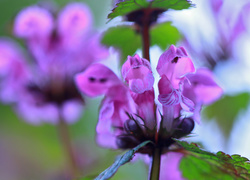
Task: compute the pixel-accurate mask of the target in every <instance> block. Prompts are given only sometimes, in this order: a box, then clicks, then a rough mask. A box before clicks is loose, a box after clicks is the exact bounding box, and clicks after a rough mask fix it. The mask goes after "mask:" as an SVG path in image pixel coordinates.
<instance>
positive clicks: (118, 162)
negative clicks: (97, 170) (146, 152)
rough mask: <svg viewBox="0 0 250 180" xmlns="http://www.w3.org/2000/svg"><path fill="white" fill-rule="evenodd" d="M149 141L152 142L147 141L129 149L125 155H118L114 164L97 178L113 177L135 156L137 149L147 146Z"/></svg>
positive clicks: (97, 179)
mask: <svg viewBox="0 0 250 180" xmlns="http://www.w3.org/2000/svg"><path fill="white" fill-rule="evenodd" d="M148 143H150V141H145V142H143V143H141V144H139V145H138V146H136V147H135V148H133V149H131V150H129V151H127V152H126V153H125V154H124V155H122V156H119V157H117V159H116V161H115V162H114V164H112V165H111V166H110V167H109V168H107V169H106V170H105V171H103V172H102V173H101V174H100V175H99V176H98V177H97V178H96V179H95V180H106V179H109V178H111V177H112V176H113V175H114V174H115V173H116V171H117V170H118V169H119V167H120V166H122V165H124V164H125V163H127V162H129V161H130V160H131V159H132V158H133V157H134V154H135V153H136V151H138V150H139V149H140V148H141V147H143V146H145V145H146V144H148Z"/></svg>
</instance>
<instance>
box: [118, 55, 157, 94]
mask: <svg viewBox="0 0 250 180" xmlns="http://www.w3.org/2000/svg"><path fill="white" fill-rule="evenodd" d="M122 76H123V78H124V79H125V81H126V82H127V83H129V87H130V89H131V90H132V91H133V92H135V93H143V92H145V91H148V90H151V89H152V87H153V84H154V76H153V74H152V71H151V67H150V63H149V61H148V60H146V59H143V58H140V57H139V56H138V55H137V54H136V55H135V56H134V57H131V56H128V59H127V61H126V62H125V63H124V64H123V66H122Z"/></svg>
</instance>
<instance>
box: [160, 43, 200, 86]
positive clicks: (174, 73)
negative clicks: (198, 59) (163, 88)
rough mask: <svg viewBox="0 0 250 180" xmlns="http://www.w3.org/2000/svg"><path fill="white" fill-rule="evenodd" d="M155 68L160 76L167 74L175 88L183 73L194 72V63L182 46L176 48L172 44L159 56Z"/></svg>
mask: <svg viewBox="0 0 250 180" xmlns="http://www.w3.org/2000/svg"><path fill="white" fill-rule="evenodd" d="M156 69H157V71H158V73H159V74H160V76H163V75H165V76H167V78H168V79H169V80H170V81H171V83H172V85H173V87H174V88H175V89H177V88H178V86H179V82H180V80H182V79H183V78H184V76H185V75H187V74H188V73H193V72H195V68H194V64H193V62H192V60H191V59H190V58H189V57H188V55H187V52H186V50H185V49H184V48H183V47H180V48H176V47H175V46H174V45H171V46H170V48H169V49H168V50H167V51H165V52H164V53H163V54H162V55H161V56H160V59H159V62H158V65H157V68H156Z"/></svg>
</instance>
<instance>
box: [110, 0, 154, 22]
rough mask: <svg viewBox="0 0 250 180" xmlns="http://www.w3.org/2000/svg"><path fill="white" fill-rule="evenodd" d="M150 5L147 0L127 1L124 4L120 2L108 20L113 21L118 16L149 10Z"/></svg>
mask: <svg viewBox="0 0 250 180" xmlns="http://www.w3.org/2000/svg"><path fill="white" fill-rule="evenodd" d="M148 6H149V3H148V2H147V0H126V1H124V2H120V3H118V4H116V7H115V8H114V9H113V10H112V12H111V13H110V14H109V15H108V18H109V19H110V20H111V19H113V18H115V17H118V16H124V15H126V14H129V13H131V12H133V11H136V10H139V9H142V8H147V7H148Z"/></svg>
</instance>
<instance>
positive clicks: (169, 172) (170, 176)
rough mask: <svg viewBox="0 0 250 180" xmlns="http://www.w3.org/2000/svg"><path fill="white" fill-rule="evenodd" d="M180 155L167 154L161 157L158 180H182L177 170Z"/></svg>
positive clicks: (181, 155)
mask: <svg viewBox="0 0 250 180" xmlns="http://www.w3.org/2000/svg"><path fill="white" fill-rule="evenodd" d="M182 157H183V154H182V153H176V152H168V153H166V154H164V155H162V157H161V165H160V167H161V169H160V180H184V178H183V177H182V174H181V171H180V170H179V166H180V161H181V158H182Z"/></svg>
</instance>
